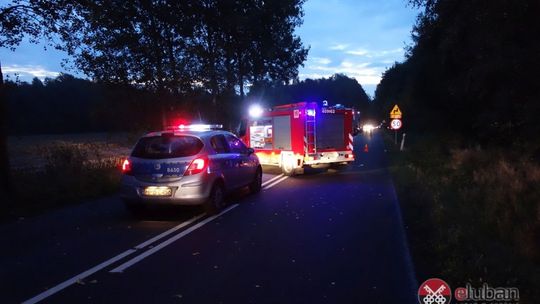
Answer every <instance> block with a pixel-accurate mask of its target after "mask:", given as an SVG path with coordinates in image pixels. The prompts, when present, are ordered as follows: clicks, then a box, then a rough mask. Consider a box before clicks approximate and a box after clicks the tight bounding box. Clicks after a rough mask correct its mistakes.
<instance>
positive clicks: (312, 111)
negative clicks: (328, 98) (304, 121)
mask: <svg viewBox="0 0 540 304" xmlns="http://www.w3.org/2000/svg"><path fill="white" fill-rule="evenodd" d="M306 115H307V116H315V109H307V110H306Z"/></svg>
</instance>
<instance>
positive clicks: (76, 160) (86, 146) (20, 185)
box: [5, 133, 139, 218]
mask: <svg viewBox="0 0 540 304" xmlns="http://www.w3.org/2000/svg"><path fill="white" fill-rule="evenodd" d="M138 136H139V135H135V134H129V133H86V134H60V135H33V136H18V137H9V139H8V149H9V155H10V166H11V177H12V178H11V181H12V189H13V195H11V198H10V199H9V203H8V205H7V212H6V213H5V214H7V217H8V218H14V217H15V218H16V217H21V216H27V215H33V214H37V213H41V212H43V211H45V210H48V209H51V208H56V207H58V206H62V205H65V204H69V203H78V202H80V201H82V200H84V199H88V198H93V197H99V196H103V195H107V194H111V193H114V192H115V191H116V189H117V186H118V182H119V179H120V172H119V167H120V165H121V162H122V160H123V158H125V157H126V156H127V155H128V154H129V151H130V149H131V147H132V146H133V144H134V142H135V141H136V139H137V138H138Z"/></svg>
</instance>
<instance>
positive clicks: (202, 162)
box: [184, 157, 208, 175]
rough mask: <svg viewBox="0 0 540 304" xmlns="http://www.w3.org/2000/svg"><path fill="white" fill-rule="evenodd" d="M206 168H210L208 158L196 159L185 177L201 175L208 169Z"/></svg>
mask: <svg viewBox="0 0 540 304" xmlns="http://www.w3.org/2000/svg"><path fill="white" fill-rule="evenodd" d="M206 167H208V158H206V157H198V158H195V159H194V160H193V161H192V162H191V164H189V166H188V168H187V169H186V172H185V173H184V175H193V174H197V173H201V172H203V171H204V170H205V169H206Z"/></svg>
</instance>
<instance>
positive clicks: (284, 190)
mask: <svg viewBox="0 0 540 304" xmlns="http://www.w3.org/2000/svg"><path fill="white" fill-rule="evenodd" d="M355 141H356V146H355V150H356V151H357V152H356V161H355V163H354V164H352V165H351V166H350V167H349V168H348V169H346V170H343V171H334V170H329V171H323V170H313V171H311V172H307V173H306V174H304V175H301V176H297V177H288V178H287V177H284V176H280V175H279V174H277V172H272V170H270V171H269V172H267V173H265V174H264V182H265V183H264V185H265V187H264V190H263V191H261V193H259V194H257V195H249V194H247V193H245V192H246V191H244V192H242V191H241V192H239V193H237V194H235V195H233V196H232V197H231V198H230V199H229V200H230V202H231V204H230V206H229V208H228V209H226V210H224V212H223V213H222V214H220V215H218V216H215V217H209V216H207V215H204V214H201V210H200V209H197V208H181V209H170V210H156V211H153V212H150V213H149V214H148V215H147V216H146V217H145V218H144V219H136V218H133V217H132V216H130V215H129V213H127V212H126V211H125V210H124V208H123V206H122V204H121V202H120V200H119V199H118V198H117V197H108V198H104V199H101V200H97V201H90V202H86V203H84V204H81V205H77V206H70V207H67V208H64V209H62V210H57V211H53V212H50V213H48V214H44V215H42V216H39V217H35V218H30V219H20V220H19V221H17V222H11V223H7V224H3V225H2V226H0V242H1V244H2V250H0V291H1V292H0V303H20V302H24V301H26V302H27V303H36V302H40V303H417V301H418V300H417V298H416V289H417V283H416V280H415V274H414V267H413V265H412V263H411V259H410V255H409V251H408V249H407V243H406V238H405V234H404V228H403V223H402V221H401V214H400V209H399V204H398V201H397V199H396V195H395V191H394V187H393V184H392V180H391V178H390V176H389V174H388V172H387V170H386V163H385V153H384V146H383V142H382V139H381V136H379V135H377V134H374V135H373V137H372V138H371V137H366V138H363V137H361V136H357V137H356V139H355ZM366 143H367V144H368V145H369V146H368V147H369V152H367V153H366V152H364V145H365V144H366Z"/></svg>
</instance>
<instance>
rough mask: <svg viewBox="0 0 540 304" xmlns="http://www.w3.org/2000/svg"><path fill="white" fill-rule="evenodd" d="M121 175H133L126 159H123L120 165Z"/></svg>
mask: <svg viewBox="0 0 540 304" xmlns="http://www.w3.org/2000/svg"><path fill="white" fill-rule="evenodd" d="M122 173H123V174H125V175H132V173H133V172H132V171H131V163H130V162H129V160H128V159H127V158H126V159H124V162H123V163H122Z"/></svg>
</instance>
